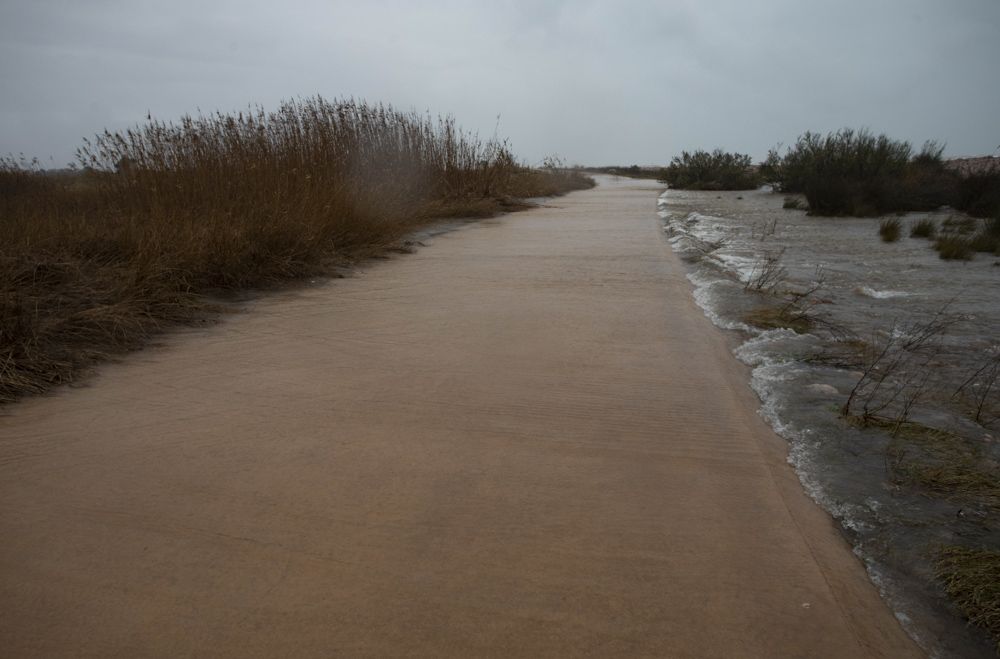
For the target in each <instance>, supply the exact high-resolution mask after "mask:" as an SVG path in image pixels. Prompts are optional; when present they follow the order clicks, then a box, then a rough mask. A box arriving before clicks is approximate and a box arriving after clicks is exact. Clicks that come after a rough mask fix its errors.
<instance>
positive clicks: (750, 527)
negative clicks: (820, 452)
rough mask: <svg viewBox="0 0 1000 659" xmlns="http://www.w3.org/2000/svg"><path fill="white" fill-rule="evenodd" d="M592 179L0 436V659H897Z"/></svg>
mask: <svg viewBox="0 0 1000 659" xmlns="http://www.w3.org/2000/svg"><path fill="white" fill-rule="evenodd" d="M655 210H656V189H655V187H654V186H653V185H651V184H648V183H636V182H621V181H619V182H615V181H611V180H607V181H606V182H605V183H604V184H603V185H602V186H600V187H599V188H597V189H595V190H592V191H585V192H578V193H573V194H571V195H569V196H567V197H564V198H560V199H556V200H554V201H552V202H551V203H550V204H549V205H548V206H546V207H544V208H539V209H536V210H531V211H527V212H523V213H518V214H514V215H510V216H507V217H503V218H500V219H497V220H489V221H484V222H481V223H478V224H472V225H469V226H466V227H464V228H462V229H460V230H457V231H454V232H451V233H447V234H443V235H439V236H436V237H435V238H433V239H432V240H431V241H430V244H429V246H427V247H426V248H422V249H420V250H419V251H418V252H417V253H415V254H413V255H408V256H401V257H399V258H394V259H392V260H390V261H386V262H383V263H379V264H377V265H374V266H372V267H370V268H367V269H366V270H364V271H363V272H362V273H360V274H359V275H358V276H356V277H352V278H349V279H345V280H338V281H335V282H332V283H329V284H325V285H321V286H317V287H314V288H308V289H303V290H298V291H295V292H293V293H283V294H279V295H274V296H268V297H265V298H263V299H261V300H259V301H257V302H256V303H254V304H253V305H252V308H251V309H249V310H248V312H247V313H240V314H237V315H236V316H234V317H232V318H229V319H227V320H226V322H224V323H222V324H220V325H218V326H215V327H211V328H207V329H199V330H194V331H190V332H183V333H177V334H173V335H170V336H169V337H168V338H167V339H166V341H165V345H163V346H161V347H157V348H154V349H150V350H146V351H144V352H142V353H139V354H137V355H134V356H132V357H129V358H128V359H126V360H124V362H122V363H120V364H113V365H109V366H106V367H103V368H102V369H101V370H100V373H99V374H98V375H97V376H95V377H94V378H92V379H91V380H90V381H89V382H88V385H87V386H85V387H80V388H73V389H63V390H61V391H59V392H57V393H56V394H54V395H52V396H48V397H44V398H36V399H33V400H28V401H26V402H23V403H20V404H17V405H15V406H11V407H8V408H6V409H5V410H4V411H3V414H2V416H0V538H2V539H3V540H2V542H0V648H3V649H4V650H3V654H4V656H6V657H71V656H93V657H170V658H177V657H209V656H210V657H240V658H247V657H300V658H301V657H335V656H337V657H340V656H342V657H361V656H373V657H374V656H400V655H407V656H457V657H472V656H484V657H485V656H494V657H513V656H525V657H540V656H595V657H608V656H628V657H637V656H660V657H735V656H739V657H862V656H872V657H907V656H920V653H919V651H918V650H917V649H916V647H915V646H914V645H913V644H912V643H911V642H910V641H909V639H908V638H907V637H906V635H905V634H904V633H903V632H902V630H901V629H900V627H899V625H898V624H897V622H896V620H895V618H894V617H893V615H892V614H891V612H890V611H889V610H888V608H887V607H886V606H885V604H884V603H883V602H882V601H881V600H880V599H879V597H878V595H877V593H876V591H875V589H874V588H873V587H872V585H871V584H870V583H869V582H868V580H867V578H866V576H865V573H864V570H863V568H862V566H861V565H860V563H859V562H858V561H857V559H856V558H855V557H854V556H853V555H852V554H851V551H850V548H849V547H848V546H847V544H846V543H845V542H844V541H843V540H842V539H841V537H840V536H839V534H838V532H837V531H836V529H835V527H834V524H833V522H832V521H831V520H830V518H829V517H828V516H827V515H826V514H825V513H824V512H822V511H821V510H820V509H819V508H818V507H816V506H815V505H814V504H813V503H812V502H811V501H810V500H808V498H807V497H806V496H805V495H804V494H803V492H802V490H801V487H800V485H799V483H798V481H797V479H796V477H795V475H794V473H793V472H792V470H791V469H790V467H789V466H788V465H787V464H786V462H785V453H786V446H785V445H784V443H783V442H782V441H781V440H780V439H779V438H777V437H776V436H775V435H774V434H773V433H772V431H771V430H770V429H769V428H768V427H767V426H766V425H765V424H764V423H763V422H762V421H761V420H760V419H759V417H758V416H757V415H756V413H755V409H756V407H757V401H756V399H755V398H754V396H753V394H752V392H751V391H750V390H749V387H748V385H747V380H748V376H747V373H746V372H745V370H744V367H743V366H742V365H740V364H738V363H737V362H736V360H735V359H734V358H733V356H732V355H731V353H730V347H729V345H728V344H727V337H725V336H724V335H723V333H722V332H721V331H719V330H717V329H716V328H714V327H713V326H712V325H711V324H710V323H709V321H708V320H707V319H706V318H705V317H704V316H703V315H702V313H701V312H700V310H699V309H698V308H697V307H696V306H695V305H694V303H693V301H692V299H691V294H690V284H689V283H688V281H687V280H686V279H685V277H684V270H683V267H682V264H681V263H680V262H679V261H678V259H677V258H676V257H675V256H674V255H673V253H672V252H671V251H670V250H669V248H668V246H666V245H665V243H664V241H663V240H662V239H661V237H660V235H659V234H660V228H659V224H658V220H657V217H656V214H655Z"/></svg>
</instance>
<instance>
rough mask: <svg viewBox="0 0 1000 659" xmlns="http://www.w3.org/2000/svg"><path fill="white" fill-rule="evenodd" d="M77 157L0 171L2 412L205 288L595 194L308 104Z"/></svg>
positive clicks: (503, 160) (136, 342)
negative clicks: (58, 171) (423, 230)
mask: <svg viewBox="0 0 1000 659" xmlns="http://www.w3.org/2000/svg"><path fill="white" fill-rule="evenodd" d="M78 158H79V161H80V164H81V166H82V169H81V170H80V171H78V172H76V173H72V174H63V175H52V174H48V173H44V172H41V171H37V170H34V169H33V168H32V167H30V166H25V165H24V164H23V163H19V162H15V161H13V160H11V159H7V160H4V161H0V403H2V402H8V401H11V400H14V399H16V398H18V397H20V396H23V395H25V394H29V393H38V392H42V391H45V390H47V389H49V388H50V387H52V386H54V385H58V384H60V383H64V382H68V381H71V380H73V379H75V378H76V377H78V376H79V374H80V373H81V372H82V371H83V370H85V369H86V367H87V366H88V365H90V364H92V363H94V362H95V361H99V360H101V359H105V358H106V357H107V356H108V355H112V354H116V353H121V352H124V351H128V350H134V349H136V348H138V347H141V346H142V345H144V344H145V343H146V342H147V341H148V340H149V338H150V337H151V336H152V335H153V334H154V333H155V332H157V331H159V330H161V329H162V328H164V327H166V326H170V325H174V324H178V323H190V322H194V321H197V320H199V319H202V318H205V317H206V314H207V313H209V312H210V311H211V304H210V302H209V299H210V297H211V296H213V295H219V294H220V293H225V292H226V291H234V290H240V289H247V288H261V287H267V286H270V285H275V284H278V283H281V282H286V281H288V280H293V279H295V278H299V277H303V276H308V275H314V274H321V273H324V272H330V271H331V268H332V267H334V266H337V265H342V264H344V263H345V262H351V261H353V260H356V259H358V258H362V257H364V256H369V255H372V254H375V253H378V252H380V251H384V250H385V249H387V248H389V247H391V246H392V245H393V243H394V242H397V241H398V240H400V238H401V237H402V236H404V235H405V234H406V233H408V232H410V231H412V230H413V229H414V228H416V227H418V226H419V225H421V224H424V223H427V222H429V221H431V220H433V219H434V218H439V217H459V216H475V217H482V216H487V215H492V214H495V213H497V212H502V211H508V210H516V209H519V208H524V207H525V204H524V202H523V201H522V200H523V198H527V197H535V196H547V195H553V194H561V193H564V192H567V191H569V190H573V189H579V188H584V187H590V186H591V185H593V182H592V181H591V180H590V179H587V178H586V177H583V176H581V175H579V174H575V173H572V172H562V171H555V170H532V169H528V168H526V167H522V166H520V165H519V164H518V163H517V162H516V161H515V159H514V157H513V155H512V154H511V152H510V150H509V148H508V146H507V144H506V143H505V142H501V141H498V140H489V141H481V140H479V139H478V138H476V137H474V136H470V135H468V134H465V133H463V132H461V131H460V130H459V129H457V128H456V126H455V124H454V121H453V120H451V119H437V120H433V119H430V118H428V117H424V116H421V115H416V114H413V113H401V112H398V111H395V110H393V109H392V108H389V107H384V106H375V105H367V104H363V103H355V102H353V101H346V102H339V101H338V102H328V101H325V100H323V99H321V98H314V99H308V100H304V101H295V102H289V103H286V104H284V105H283V106H282V107H281V108H280V109H279V110H277V111H275V112H265V111H264V110H261V109H258V110H254V111H252V112H249V113H245V114H239V115H236V116H228V115H222V114H215V115H209V116H200V117H185V118H183V119H181V120H180V122H178V123H163V122H159V121H155V120H153V119H148V120H147V122H146V123H144V124H142V125H140V126H138V127H136V128H134V129H132V130H128V131H125V132H123V133H108V132H105V133H104V134H102V135H99V136H97V137H96V138H95V139H94V140H93V141H88V142H85V144H84V146H83V147H82V148H81V149H80V150H79V153H78Z"/></svg>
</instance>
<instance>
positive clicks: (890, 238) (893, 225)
mask: <svg viewBox="0 0 1000 659" xmlns="http://www.w3.org/2000/svg"><path fill="white" fill-rule="evenodd" d="M901 231H902V224H901V223H900V221H899V220H898V219H897V218H892V219H891V220H883V221H882V223H881V224H880V225H879V227H878V235H879V236H881V237H882V242H885V243H893V242H896V241H897V240H899V234H900V233H901Z"/></svg>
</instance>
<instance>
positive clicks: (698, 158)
mask: <svg viewBox="0 0 1000 659" xmlns="http://www.w3.org/2000/svg"><path fill="white" fill-rule="evenodd" d="M662 180H663V182H665V183H667V184H669V185H670V187H672V188H677V189H680V190H752V189H754V188H756V187H758V186H759V185H760V177H759V176H758V175H757V173H756V172H755V171H754V168H753V160H752V159H751V158H750V156H748V155H744V154H741V153H727V152H724V151H722V149H716V150H715V151H712V152H711V153H709V152H707V151H701V150H699V151H695V152H694V153H689V152H687V151H684V152H683V153H681V155H680V156H675V157H674V158H673V160H671V161H670V165H668V166H667V168H666V169H665V170H664V173H663V179H662Z"/></svg>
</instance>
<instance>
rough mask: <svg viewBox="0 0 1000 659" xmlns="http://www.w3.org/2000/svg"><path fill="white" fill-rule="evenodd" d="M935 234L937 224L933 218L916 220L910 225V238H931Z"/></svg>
mask: <svg viewBox="0 0 1000 659" xmlns="http://www.w3.org/2000/svg"><path fill="white" fill-rule="evenodd" d="M935 235H937V224H935V222H934V220H931V219H923V220H917V221H916V222H914V223H913V224H911V225H910V237H911V238H933V237H934V236H935Z"/></svg>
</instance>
